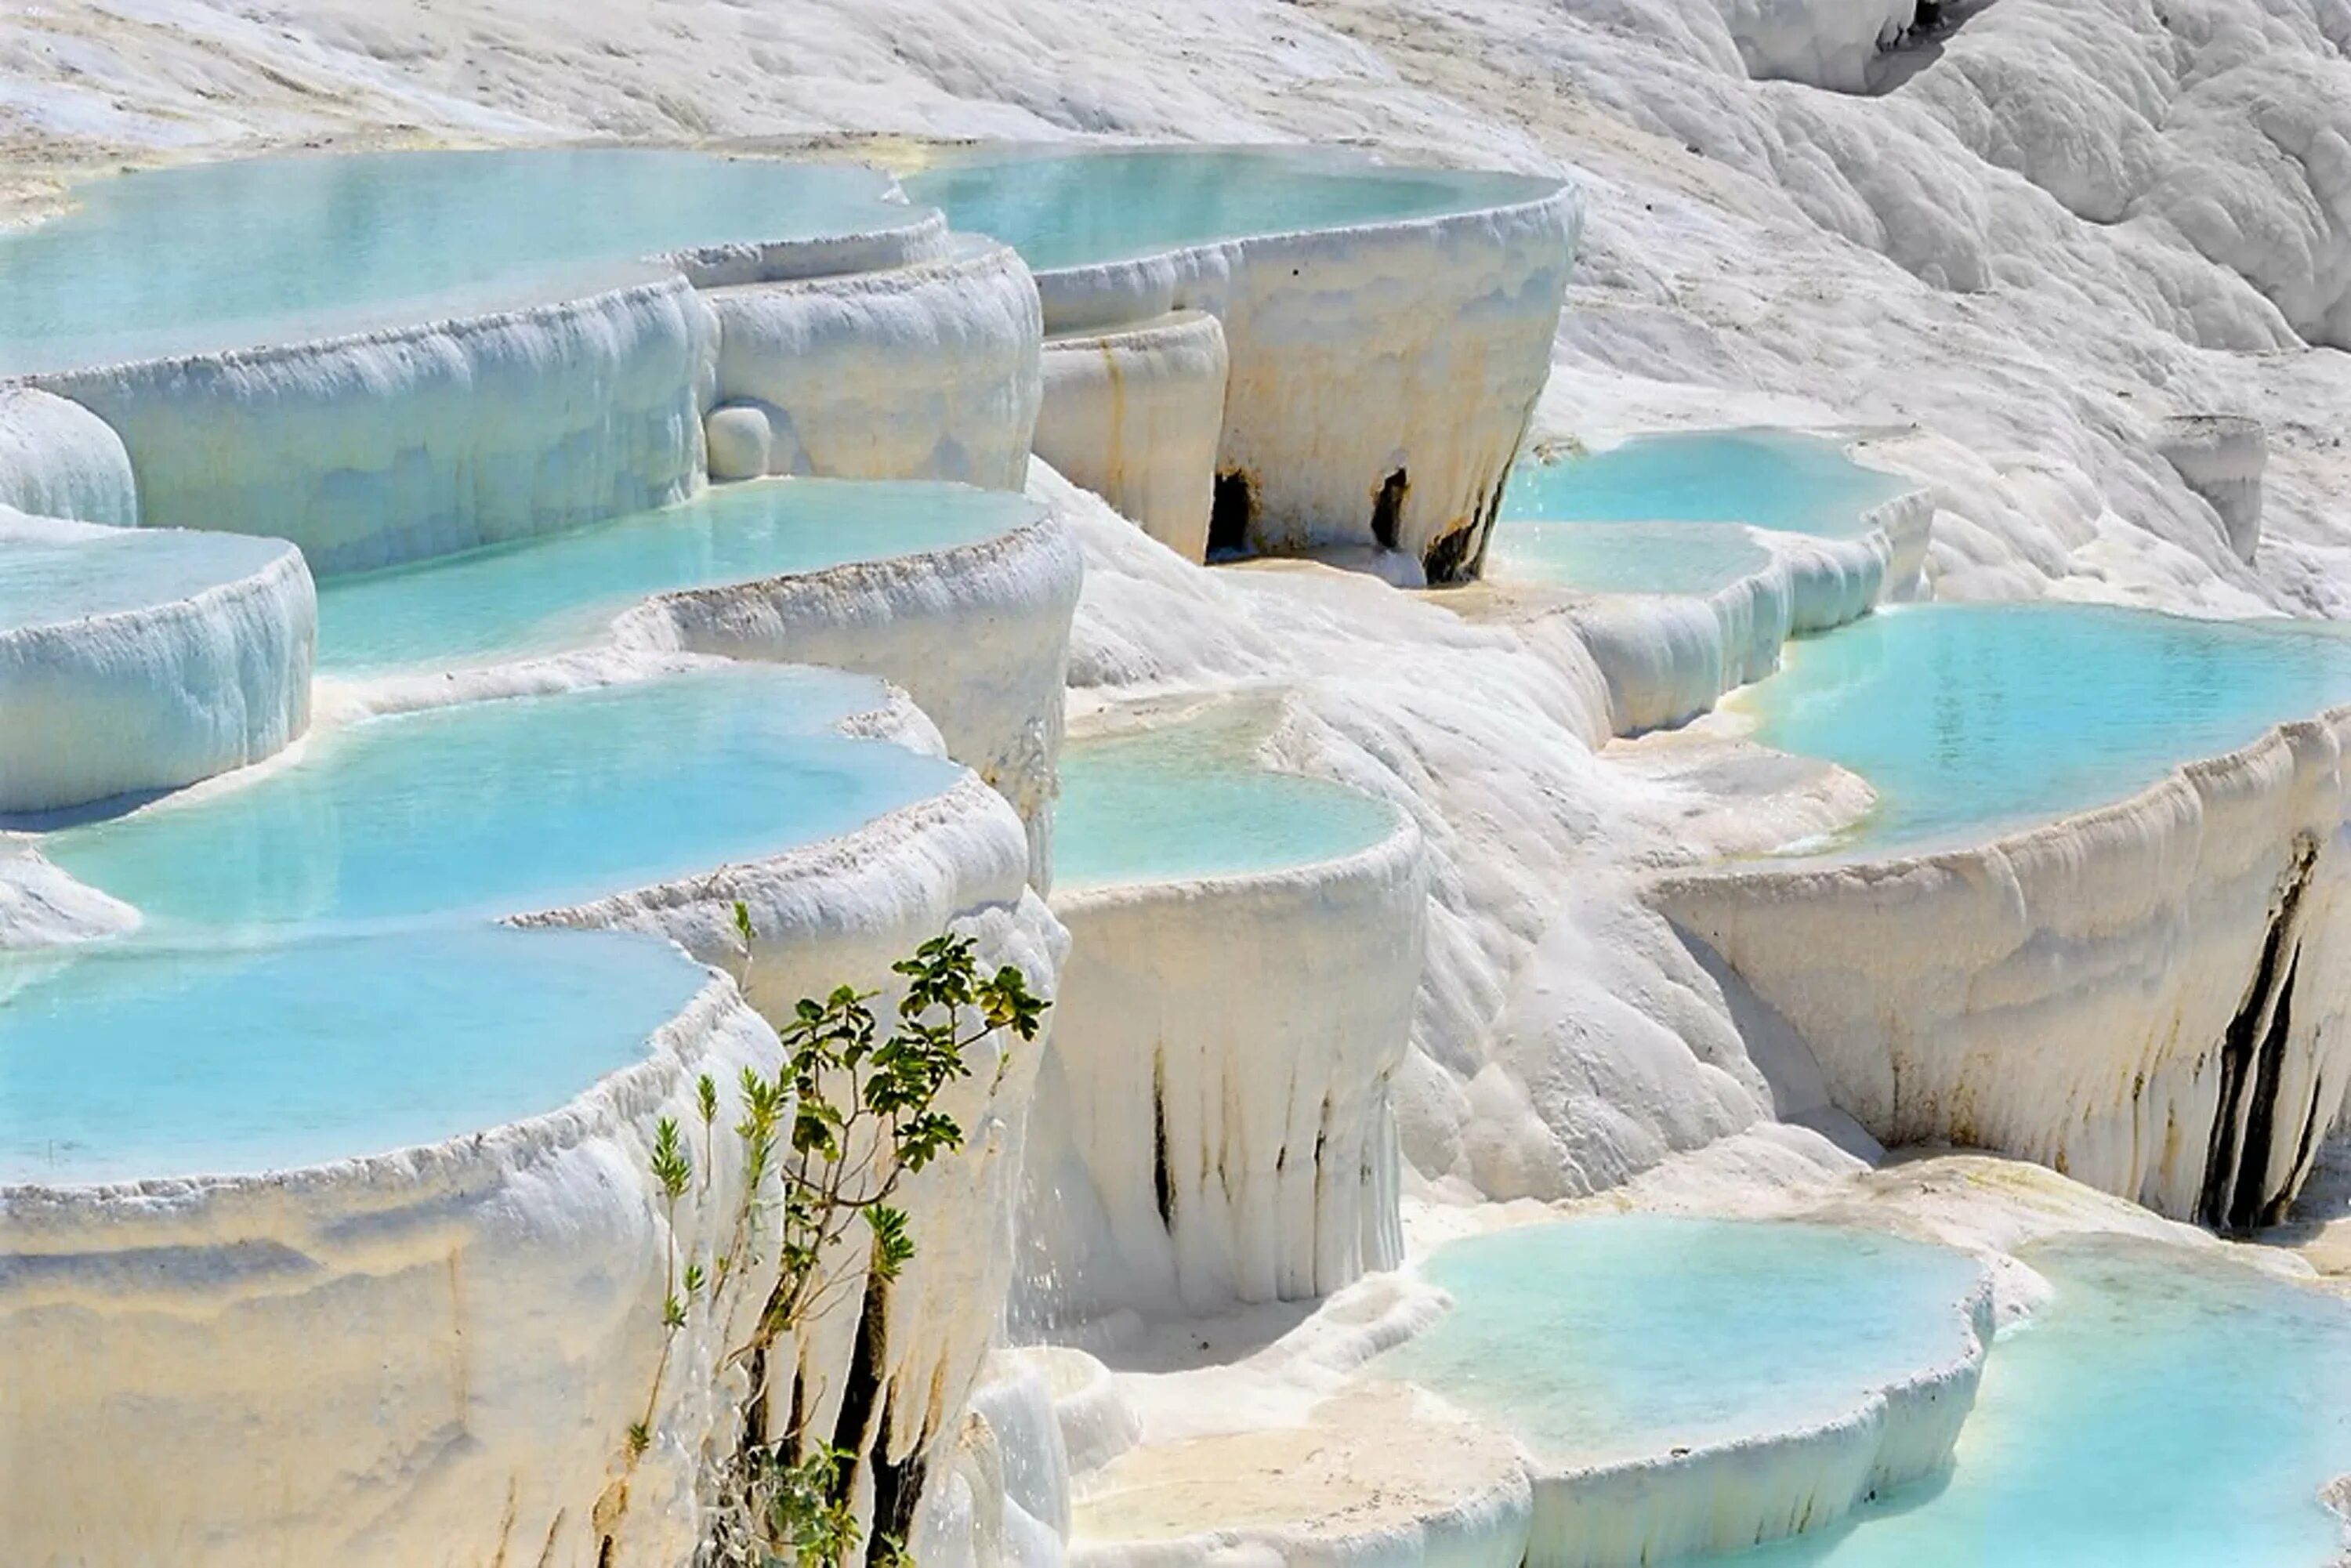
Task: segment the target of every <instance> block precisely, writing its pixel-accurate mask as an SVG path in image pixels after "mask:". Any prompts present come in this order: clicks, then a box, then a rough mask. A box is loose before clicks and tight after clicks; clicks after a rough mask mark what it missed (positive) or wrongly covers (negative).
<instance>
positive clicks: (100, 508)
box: [0, 386, 139, 528]
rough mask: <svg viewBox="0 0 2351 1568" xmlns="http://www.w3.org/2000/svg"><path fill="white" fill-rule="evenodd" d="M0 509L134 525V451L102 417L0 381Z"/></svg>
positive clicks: (136, 502) (136, 518) (136, 507)
mask: <svg viewBox="0 0 2351 1568" xmlns="http://www.w3.org/2000/svg"><path fill="white" fill-rule="evenodd" d="M0 507H15V508H16V510H17V511H20V512H30V513H32V514H33V515H34V516H35V517H70V518H75V519H78V520H79V521H81V522H85V523H111V524H113V525H114V526H115V527H117V528H135V527H136V526H138V522H139V493H138V486H137V485H136V484H135V483H134V482H133V480H132V478H131V455H130V454H129V453H127V452H125V451H123V450H122V439H121V437H120V436H118V435H116V434H114V432H113V431H112V430H111V429H110V428H109V427H108V425H107V423H106V422H105V421H104V420H101V419H99V417H98V416H97V415H96V414H93V413H90V412H89V410H88V409H86V408H83V407H82V406H80V405H79V404H78V403H73V402H67V401H66V400H65V399H64V398H61V397H54V396H52V395H50V394H49V393H47V392H40V391H37V390H36V389H34V388H32V387H26V386H0Z"/></svg>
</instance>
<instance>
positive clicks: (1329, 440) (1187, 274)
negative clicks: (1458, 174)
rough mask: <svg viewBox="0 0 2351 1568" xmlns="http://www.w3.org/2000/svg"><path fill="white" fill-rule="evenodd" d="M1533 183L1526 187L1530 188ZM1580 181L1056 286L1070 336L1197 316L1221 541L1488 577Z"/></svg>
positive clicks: (1059, 273)
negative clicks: (1221, 405) (1203, 342)
mask: <svg viewBox="0 0 2351 1568" xmlns="http://www.w3.org/2000/svg"><path fill="white" fill-rule="evenodd" d="M1533 188H1535V187H1533V186H1531V189H1533ZM1582 226H1583V199H1582V197H1581V196H1580V194H1578V193H1577V192H1576V190H1575V188H1574V187H1573V186H1571V185H1561V186H1558V187H1557V188H1555V189H1552V190H1551V191H1549V192H1547V193H1541V194H1531V195H1530V196H1529V197H1528V198H1527V199H1525V200H1523V201H1520V202H1518V203H1516V204H1508V205H1502V206H1497V207H1489V208H1486V209H1483V210H1480V211H1475V212H1468V213H1459V214H1447V215H1444V216H1439V217H1432V218H1419V219H1411V220H1405V221H1399V222H1394V223H1381V224H1366V225H1361V226H1358V227H1353V228H1338V229H1322V230H1316V231H1311V232H1309V233H1304V234H1289V235H1266V236H1262V237H1259V238H1251V239H1238V240H1228V241H1224V242H1221V243H1218V244H1214V245H1204V246H1193V247H1190V248H1187V249H1183V250H1176V251H1172V252H1168V253H1165V254H1162V255H1159V256H1145V257H1142V258H1140V259H1137V260H1134V261H1119V262H1108V263H1102V264H1100V265H1096V266H1089V267H1069V268H1060V269H1054V270H1050V271H1047V272H1045V273H1042V274H1040V276H1039V277H1038V280H1037V284H1038V287H1039V289H1040V292H1041V293H1042V295H1043V297H1044V304H1045V325H1046V328H1047V329H1048V330H1049V331H1051V332H1053V333H1054V334H1056V335H1061V334H1063V333H1071V332H1076V331H1081V330H1086V329H1099V328H1102V327H1105V326H1115V325H1120V324H1123V323H1127V322H1133V321H1140V320H1146V319H1152V318H1155V317H1158V316H1163V315H1165V314H1166V313H1168V312H1170V311H1173V310H1177V309H1186V308H1188V309H1197V310H1204V311H1207V313H1208V314H1210V315H1212V316H1215V317H1216V318H1217V320H1218V321H1219V322H1220V323H1221V324H1222V326H1223V328H1224V332H1225V344H1226V349H1227V352H1228V379H1227V382H1226V388H1225V426H1224V434H1223V437H1222V439H1221V440H1220V442H1219V444H1218V449H1217V470H1218V475H1219V480H1220V494H1219V497H1218V506H1217V513H1218V516H1219V518H1220V519H1221V520H1220V522H1219V523H1218V525H1217V530H1218V531H1217V537H1216V538H1212V539H1211V540H1210V543H1211V544H1212V545H1215V544H1225V543H1229V544H1232V545H1237V546H1238V545H1242V544H1247V545H1249V546H1251V547H1253V548H1255V549H1260V550H1269V551H1276V552H1296V551H1300V550H1304V549H1310V548H1313V547H1322V546H1349V545H1377V546H1380V547H1382V548H1384V549H1401V550H1403V551H1405V553H1406V554H1408V555H1410V556H1413V557H1414V558H1416V559H1418V560H1419V561H1420V562H1421V563H1422V566H1423V568H1424V570H1426V574H1427V578H1428V580H1429V581H1431V582H1450V581H1453V580H1458V579H1460V578H1464V577H1470V576H1475V575H1476V573H1477V570H1478V563H1479V560H1480V559H1481V557H1482V552H1483V549H1484V545H1485V539H1486V533H1487V530H1488V528H1490V527H1491V526H1492V523H1493V518H1494V514H1495V512H1496V510H1497V509H1498V508H1499V506H1500V505H1501V493H1502V482H1503V480H1504V478H1505V477H1506V476H1508V474H1509V471H1510V462H1511V460H1512V458H1514V457H1515V456H1516V455H1517V454H1518V449H1519V442H1520V438H1521V437H1522V436H1523V435H1524V434H1525V433H1526V427H1527V421H1528V418H1529V416H1530V415H1531V413H1532V412H1533V409H1534V403H1535V398H1536V396H1537V394H1538V393H1540V392H1541V391H1542V385H1543V379H1544V377H1545V375H1546V374H1548V372H1549V366H1550V345H1551V340H1552V332H1553V330H1554V329H1556V327H1557V325H1558V322H1559V311H1560V304H1561V301H1562V298H1564V297H1565V293H1566V288H1567V275H1568V270H1569V267H1570V266H1571V264H1572V263H1573V257H1574V253H1575V246H1576V240H1577V236H1578V235H1579V233H1580V231H1581V229H1582Z"/></svg>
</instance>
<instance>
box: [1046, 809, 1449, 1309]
mask: <svg viewBox="0 0 2351 1568" xmlns="http://www.w3.org/2000/svg"><path fill="white" fill-rule="evenodd" d="M1427 909H1428V892H1427V871H1426V863H1425V860H1424V855H1423V849H1422V843H1421V835H1420V831H1419V829H1418V828H1417V827H1416V826H1415V825H1414V824H1413V822H1412V821H1411V820H1410V819H1409V818H1407V817H1404V816H1402V815H1401V814H1399V815H1398V817H1397V818H1396V820H1395V826H1394V828H1393V829H1392V830H1391V831H1389V832H1388V833H1387V834H1386V835H1385V836H1384V838H1383V839H1382V840H1381V841H1379V842H1378V843H1376V844H1374V845H1372V846H1370V847H1368V848H1366V849H1364V850H1362V851H1359V852H1355V853H1353V854H1349V855H1346V856H1343V857H1341V858H1339V859H1335V860H1330V861H1323V862H1316V863H1312V864H1307V865H1298V866H1290V867H1284V868H1281V869H1279V870H1269V871H1262V872H1253V873H1235V874H1227V875H1216V876H1202V877H1192V878H1186V879H1183V880H1180V881H1167V882H1152V883H1132V884H1124V885H1113V886H1103V887H1092V888H1085V889H1080V890H1072V891H1067V892H1063V893H1061V894H1057V895H1056V896H1055V898H1054V899H1053V912H1054V914H1055V915H1058V916H1059V917H1060V918H1061V921H1062V923H1063V924H1064V925H1067V926H1068V927H1069V929H1070V933H1071V956H1070V961H1069V964H1068V966H1067V967H1066V968H1065V969H1064V970H1063V973H1062V977H1061V998H1060V1000H1059V1002H1058V1003H1057V1004H1056V1013H1057V1018H1056V1020H1055V1026H1054V1046H1053V1053H1052V1054H1053V1061H1054V1070H1057V1071H1058V1073H1059V1077H1060V1082H1058V1083H1056V1084H1055V1085H1053V1086H1052V1087H1051V1089H1050V1091H1049V1092H1048V1093H1047V1094H1046V1095H1045V1096H1044V1097H1043V1099H1042V1101H1041V1102H1040V1109H1039V1112H1038V1117H1037V1123H1038V1125H1037V1134H1036V1136H1037V1138H1038V1140H1039V1143H1038V1153H1039V1156H1040V1158H1039V1165H1040V1168H1042V1169H1047V1170H1058V1171H1059V1172H1060V1173H1061V1174H1060V1176H1059V1178H1058V1179H1057V1180H1055V1181H1054V1182H1053V1183H1052V1186H1053V1190H1054V1195H1055V1196H1054V1198H1053V1200H1052V1201H1051V1202H1050V1203H1049V1204H1040V1205H1032V1206H1031V1207H1030V1210H1029V1222H1030V1225H1031V1228H1032V1234H1031V1235H1029V1237H1027V1238H1025V1242H1026V1244H1027V1245H1028V1246H1029V1247H1030V1248H1031V1249H1034V1250H1035V1252H1036V1253H1037V1254H1038V1255H1039V1256H1040V1258H1041V1260H1043V1268H1044V1271H1045V1272H1046V1273H1047V1274H1048V1275H1050V1291H1049V1292H1047V1293H1049V1294H1050V1298H1051V1301H1050V1305H1051V1309H1052V1310H1053V1311H1054V1312H1060V1313H1062V1314H1065V1315H1070V1316H1077V1317H1082V1316H1090V1315H1097V1314H1101V1313H1106V1312H1115V1311H1118V1310H1121V1309H1129V1310H1135V1311H1144V1312H1155V1313H1165V1312H1168V1311H1170V1310H1171V1309H1174V1308H1175V1307H1177V1306H1178V1305H1180V1307H1181V1309H1182V1310H1184V1311H1187V1312H1213V1311H1216V1310H1219V1309H1224V1308H1228V1307H1230V1306H1231V1305H1232V1304H1234V1303H1236V1302H1259V1301H1304V1300H1311V1299H1313V1298H1316V1297H1320V1296H1323V1295H1327V1294H1329V1293H1330V1292H1332V1291H1335V1290H1338V1289H1340V1288H1341V1287H1343V1286H1345V1285H1347V1284H1350V1283H1352V1282H1353V1281H1355V1280H1356V1279H1357V1278H1358V1277H1360V1276H1361V1275H1363V1274H1364V1273H1365V1272H1368V1271H1372V1270H1383V1269H1392V1268H1394V1267H1395V1266H1396V1265H1397V1264H1398V1263H1400V1262H1401V1261H1402V1260H1403V1257H1404V1239H1403V1233H1402V1229H1401V1225H1400V1221H1399V1219H1398V1217H1397V1198H1398V1188H1399V1183H1400V1179H1401V1178H1400V1165H1399V1159H1398V1155H1397V1150H1396V1138H1395V1113H1394V1112H1393V1111H1392V1110H1391V1108H1390V1106H1389V1103H1388V1085H1389V1081H1390V1079H1391V1078H1392V1077H1393V1076H1394V1074H1395V1071H1396V1070H1397V1069H1398V1068H1399V1067H1400V1066H1402V1064H1403V1061H1404V1057H1405V1051H1406V1049H1407V1047H1408V1046H1409V1044H1410V1040H1411V1036H1412V1020H1413V1006H1414V996H1415V992H1416V988H1417V986H1418V982H1419V975H1420V970H1421V956H1422V950H1423V945H1424V943H1425V941H1426V923H1427ZM1081 1188H1083V1189H1085V1190H1086V1192H1087V1194H1088V1196H1087V1197H1085V1198H1083V1199H1081V1197H1080V1192H1081ZM1037 1266H1038V1265H1037V1264H1034V1263H1032V1265H1031V1267H1032V1269H1034V1268H1036V1267H1037ZM1044 1306H1045V1303H1044V1302H1043V1301H1041V1300H1040V1301H1039V1302H1038V1303H1037V1307H1038V1311H1039V1312H1042V1311H1043V1310H1044Z"/></svg>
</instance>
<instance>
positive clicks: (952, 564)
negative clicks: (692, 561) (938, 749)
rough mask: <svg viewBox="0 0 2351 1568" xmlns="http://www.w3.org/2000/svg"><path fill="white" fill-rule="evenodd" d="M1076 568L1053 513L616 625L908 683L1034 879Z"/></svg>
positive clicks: (729, 591)
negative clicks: (1020, 825)
mask: <svg viewBox="0 0 2351 1568" xmlns="http://www.w3.org/2000/svg"><path fill="white" fill-rule="evenodd" d="M1082 571H1083V561H1082V559H1081V555H1080V553H1079V550H1078V547H1077V543H1076V540H1075V539H1074V538H1072V537H1071V533H1070V530H1069V528H1068V526H1067V525H1066V524H1065V523H1064V522H1062V521H1061V519H1060V518H1058V517H1053V516H1050V515H1048V516H1045V517H1040V519H1039V520H1038V521H1036V522H1034V523H1031V524H1029V525H1028V526H1027V527H1025V528H1019V529H1016V530H1014V531H1013V532H1011V533H1009V534H1006V535H1003V536H1000V537H999V538H992V539H984V540H982V541H980V542H979V543H977V544H971V545H963V546H958V547H956V548H954V549H944V550H936V551H933V552H931V553H928V554H925V555H917V556H904V557H897V558H893V559H887V560H878V561H858V562H852V563H850V564H847V565H843V566H836V567H831V568H828V569H826V570H822V571H813V572H804V573H800V574H798V575H795V576H790V577H778V578H771V579H769V580H766V581H763V582H750V583H742V584H737V585H735V586H732V587H726V588H709V589H696V590H691V591H685V592H680V593H669V594H664V595H662V596H661V597H659V598H657V599H654V600H653V601H650V602H648V603H646V604H643V605H641V606H639V607H638V608H636V609H634V610H632V611H630V612H627V613H626V614H624V615H622V617H621V618H620V620H619V622H617V623H616V635H617V637H618V639H619V641H620V643H621V644H622V646H623V647H626V648H632V649H642V650H645V651H649V652H654V651H674V650H682V651H685V652H690V653H707V654H717V655H721V656H724V657H726V658H731V659H758V660H766V661H769V662H774V663H781V664H825V665H829V666H831V667H832V668H835V669H842V670H851V671H854V672H856V673H858V674H871V675H879V676H880V677H882V678H883V680H887V681H891V682H893V683H894V684H896V685H900V686H903V687H904V688H905V689H906V690H907V691H908V692H909V693H911V694H912V695H913V696H914V701H915V703H916V704H917V705H919V706H921V708H922V710H923V711H924V712H925V714H927V715H928V716H930V718H931V719H932V720H933V721H934V722H935V723H936V724H937V725H938V727H939V730H940V733H941V734H942V735H944V736H945V737H946V749H947V752H948V754H949V755H950V756H952V757H954V758H956V760H957V761H959V762H961V763H963V764H964V765H965V766H966V767H967V768H974V769H976V770H977V772H978V773H979V775H980V777H981V778H982V779H985V780H987V782H988V783H989V784H991V785H993V786H994V787H995V788H996V789H998V791H999V792H1000V793H1001V794H1002V795H1003V796H1004V797H1005V799H1007V800H1010V801H1011V802H1012V804H1013V806H1014V807H1015V808H1016V809H1017V810H1019V813H1020V817H1021V821H1023V822H1024V823H1025V824H1027V827H1028V831H1029V846H1030V861H1029V869H1030V873H1031V879H1032V880H1033V881H1034V882H1035V883H1036V885H1038V886H1039V887H1040V888H1041V887H1045V886H1047V885H1049V884H1050V875H1051V844H1052V838H1051V828H1052V810H1053V768H1054V760H1055V758H1057V757H1058V756H1059V755H1060V753H1061V726H1062V682H1063V677H1064V674H1065V673H1066V671H1067V669H1068V667H1069V650H1070V624H1071V616H1072V614H1073V613H1074V612H1075V611H1076V608H1077V601H1078V587H1079V582H1080V579H1081V575H1082Z"/></svg>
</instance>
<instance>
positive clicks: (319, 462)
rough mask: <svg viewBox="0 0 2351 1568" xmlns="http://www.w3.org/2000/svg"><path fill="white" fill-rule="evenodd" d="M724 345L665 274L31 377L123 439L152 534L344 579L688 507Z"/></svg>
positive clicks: (692, 299)
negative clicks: (324, 333) (346, 329)
mask: <svg viewBox="0 0 2351 1568" xmlns="http://www.w3.org/2000/svg"><path fill="white" fill-rule="evenodd" d="M715 336H716V327H715V325H714V324H713V322H712V319H711V317H710V313H709V310H708V309H707V308H706V307H705V306H704V305H703V304H702V303H701V301H700V298H698V297H697V296H696V295H695V292H694V290H693V289H692V288H690V287H688V286H687V284H686V282H685V280H684V278H683V277H668V278H665V279H663V280H660V281H656V282H650V283H641V284H636V285H632V286H631V287H622V288H616V289H613V290H611V291H608V292H606V293H602V294H598V295H593V296H590V297H589V298H582V299H575V300H569V301H565V302H561V303H551V304H548V305H544V306H538V307H534V308H528V309H521V310H514V311H508V312H505V313H501V314H496V315H490V316H475V317H467V318H464V319H454V320H445V321H438V322H432V323H427V324H422V325H418V326H415V327H407V328H396V329H384V330H381V331H377V332H371V333H364V334H359V335H355V336H351V337H345V338H336V339H329V340H320V341H316V342H308V343H296V344H291V345H287V346H283V347H278V348H271V349H259V350H248V351H240V352H235V353H225V354H210V355H200V356H195V357H193V358H186V359H174V360H154V361H141V362H138V363H132V364H125V365H112V366H104V367H99V368H97V369H92V370H86V371H68V372H61V373H57V374H54V375H44V376H42V377H40V378H38V380H39V382H40V384H42V385H43V386H45V387H47V389H49V390H50V391H53V392H58V393H60V394H62V395H64V396H66V397H69V398H71V399H73V400H74V401H75V402H79V403H81V404H83V405H84V406H85V407H87V408H89V409H91V410H93V411H94V412H96V413H98V414H99V417H100V418H102V419H104V420H105V421H106V423H108V424H110V425H111V426H112V427H113V428H114V430H115V431H116V432H117V433H119V434H120V435H121V437H122V442H123V444H124V445H125V446H126V447H127V448H128V449H129V450H130V454H131V467H132V469H133V470H134V471H135V472H136V473H137V475H138V476H139V489H140V495H141V497H142V499H143V501H144V505H143V506H142V507H141V517H140V520H141V522H142V523H144V524H145V525H147V526H148V527H151V528H229V529H234V530H235V531H237V532H240V533H253V534H266V535H269V536H271V537H274V538H287V539H291V540H292V541H293V542H294V543H296V544H298V545H299V546H301V547H302V550H303V553H304V555H305V556H306V557H308V559H309V562H310V564H311V566H312V567H313V568H314V569H316V570H319V571H320V572H335V571H350V570H360V569H363V568H367V567H376V566H386V565H391V564H394V563H396V562H400V561H405V560H414V559H420V558H423V557H426V556H434V555H444V554H447V553H449V552H451V551H454V550H461V549H470V548H472V547H474V546H475V545H484V544H495V543H496V542H498V541H500V540H502V539H509V538H523V537H527V536H528V535H531V534H538V533H545V532H548V531H549V530H551V529H555V528H569V527H572V526H575V525H578V524H580V523H587V522H594V521H597V520H599V519H601V518H604V517H615V516H619V515H621V514H623V513H627V512H635V511H643V510H645V509H647V508H649V507H657V506H662V505H665V504H667V503H668V502H671V501H675V500H681V499H683V498H684V497H687V496H689V495H691V494H692V493H693V492H694V490H695V488H696V487H698V486H700V485H701V484H702V482H703V474H704V467H705V459H704V455H703V440H702V418H701V410H702V405H703V403H704V402H706V401H707V396H706V392H705V386H706V382H707V377H708V374H709V365H710V361H711V359H712V343H713V340H714V339H715Z"/></svg>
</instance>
